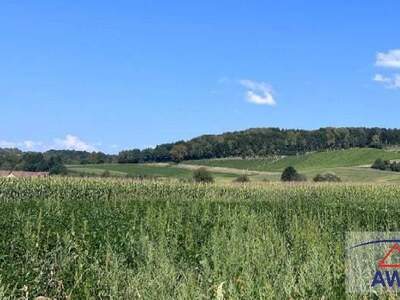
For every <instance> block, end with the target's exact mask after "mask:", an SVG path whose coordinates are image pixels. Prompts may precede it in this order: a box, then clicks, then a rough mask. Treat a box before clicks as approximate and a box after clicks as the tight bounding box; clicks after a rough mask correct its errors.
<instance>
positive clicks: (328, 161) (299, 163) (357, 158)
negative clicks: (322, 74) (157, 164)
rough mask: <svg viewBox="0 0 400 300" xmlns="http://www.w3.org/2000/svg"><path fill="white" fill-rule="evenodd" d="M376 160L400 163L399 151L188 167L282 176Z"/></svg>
mask: <svg viewBox="0 0 400 300" xmlns="http://www.w3.org/2000/svg"><path fill="white" fill-rule="evenodd" d="M377 158H382V159H400V151H388V150H382V149H373V148H353V149H347V150H336V151H324V152H313V153H308V154H304V155H296V156H295V155H293V156H286V157H282V158H277V159H272V158H268V159H209V160H207V159H206V160H192V161H186V162H185V163H187V164H195V165H204V166H210V167H224V168H236V169H246V170H255V171H269V172H280V171H282V170H283V169H284V168H285V167H287V166H294V167H295V168H297V169H299V170H324V169H330V168H337V167H354V166H361V165H371V164H372V163H373V162H374V160H375V159H377Z"/></svg>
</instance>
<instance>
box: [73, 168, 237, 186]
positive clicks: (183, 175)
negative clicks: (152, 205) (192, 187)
mask: <svg viewBox="0 0 400 300" xmlns="http://www.w3.org/2000/svg"><path fill="white" fill-rule="evenodd" d="M68 170H69V171H72V172H75V173H86V174H93V175H101V174H102V173H103V172H104V171H109V172H110V174H111V175H113V176H127V175H129V176H132V177H135V176H144V177H150V178H159V177H161V178H178V179H189V178H191V177H192V174H193V172H192V171H191V170H188V169H184V168H179V167H177V166H175V165H171V164H97V165H70V166H68ZM212 173H213V176H214V177H215V179H216V180H217V181H219V182H224V181H231V180H233V179H234V178H236V177H237V174H234V173H221V172H212Z"/></svg>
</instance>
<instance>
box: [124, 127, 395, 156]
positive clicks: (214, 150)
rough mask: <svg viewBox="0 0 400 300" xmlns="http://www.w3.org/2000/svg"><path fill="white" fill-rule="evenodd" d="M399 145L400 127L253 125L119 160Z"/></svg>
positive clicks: (137, 151) (137, 152)
mask: <svg viewBox="0 0 400 300" xmlns="http://www.w3.org/2000/svg"><path fill="white" fill-rule="evenodd" d="M399 144H400V129H386V128H363V127H342V128H332V127H328V128H320V129H317V130H298V129H279V128H254V129H248V130H244V131H236V132H227V133H223V134H220V135H203V136H200V137H197V138H194V139H192V140H189V141H178V142H176V143H170V144H162V145H158V146H157V147H155V148H148V149H144V150H140V149H132V150H125V151H121V152H120V153H119V154H118V157H117V160H118V162H119V163H138V162H165V161H175V162H180V161H183V160H192V159H193V160H195V159H210V158H224V157H243V158H251V157H265V156H271V155H295V154H302V153H305V152H310V151H320V150H328V149H331V150H338V149H348V148H352V147H373V148H382V147H385V146H390V145H399Z"/></svg>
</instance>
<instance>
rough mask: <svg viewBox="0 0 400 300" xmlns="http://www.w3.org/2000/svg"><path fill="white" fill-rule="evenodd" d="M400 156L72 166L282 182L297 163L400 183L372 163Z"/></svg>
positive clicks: (87, 170) (355, 152) (379, 152)
mask: <svg viewBox="0 0 400 300" xmlns="http://www.w3.org/2000/svg"><path fill="white" fill-rule="evenodd" d="M377 158H382V159H388V160H390V159H392V160H396V159H400V153H399V151H398V150H394V151H388V150H383V149H372V148H354V149H348V150H336V151H323V152H313V153H307V154H303V155H294V156H285V157H275V158H273V157H270V158H264V159H239V158H234V159H208V160H191V161H183V162H182V163H180V164H173V163H161V164H156V163H144V164H92V165H70V166H68V169H69V170H70V171H71V172H73V173H75V174H79V173H80V174H92V175H97V176H99V175H101V174H102V173H103V172H104V171H109V172H110V175H112V176H127V175H129V176H147V177H157V178H178V179H189V178H190V177H191V175H192V170H193V169H196V168H199V167H202V166H203V167H206V168H207V169H208V170H209V171H210V172H211V173H212V174H213V176H214V177H215V179H216V181H217V182H225V183H226V182H229V181H232V180H233V179H234V178H236V177H237V176H239V175H240V174H247V175H248V176H249V178H250V179H251V180H252V181H255V182H262V181H265V180H267V181H279V179H280V174H281V172H282V170H283V169H284V168H285V167H287V166H294V167H295V168H296V169H298V170H299V172H301V173H304V174H305V175H306V176H307V177H308V178H309V180H311V179H312V178H313V177H314V176H315V175H316V174H318V173H321V172H333V173H335V174H337V175H338V176H339V177H340V178H341V179H342V180H343V181H345V182H370V183H372V182H376V183H382V182H386V183H396V182H397V183H400V173H398V172H390V171H379V170H374V169H371V168H370V167H369V166H370V165H371V164H372V163H373V162H374V160H375V159H377Z"/></svg>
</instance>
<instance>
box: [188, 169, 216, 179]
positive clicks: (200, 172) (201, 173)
mask: <svg viewBox="0 0 400 300" xmlns="http://www.w3.org/2000/svg"><path fill="white" fill-rule="evenodd" d="M193 180H194V181H195V182H214V178H213V176H212V175H211V173H210V172H208V171H207V170H206V168H203V167H202V168H199V169H197V170H195V171H194V172H193Z"/></svg>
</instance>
